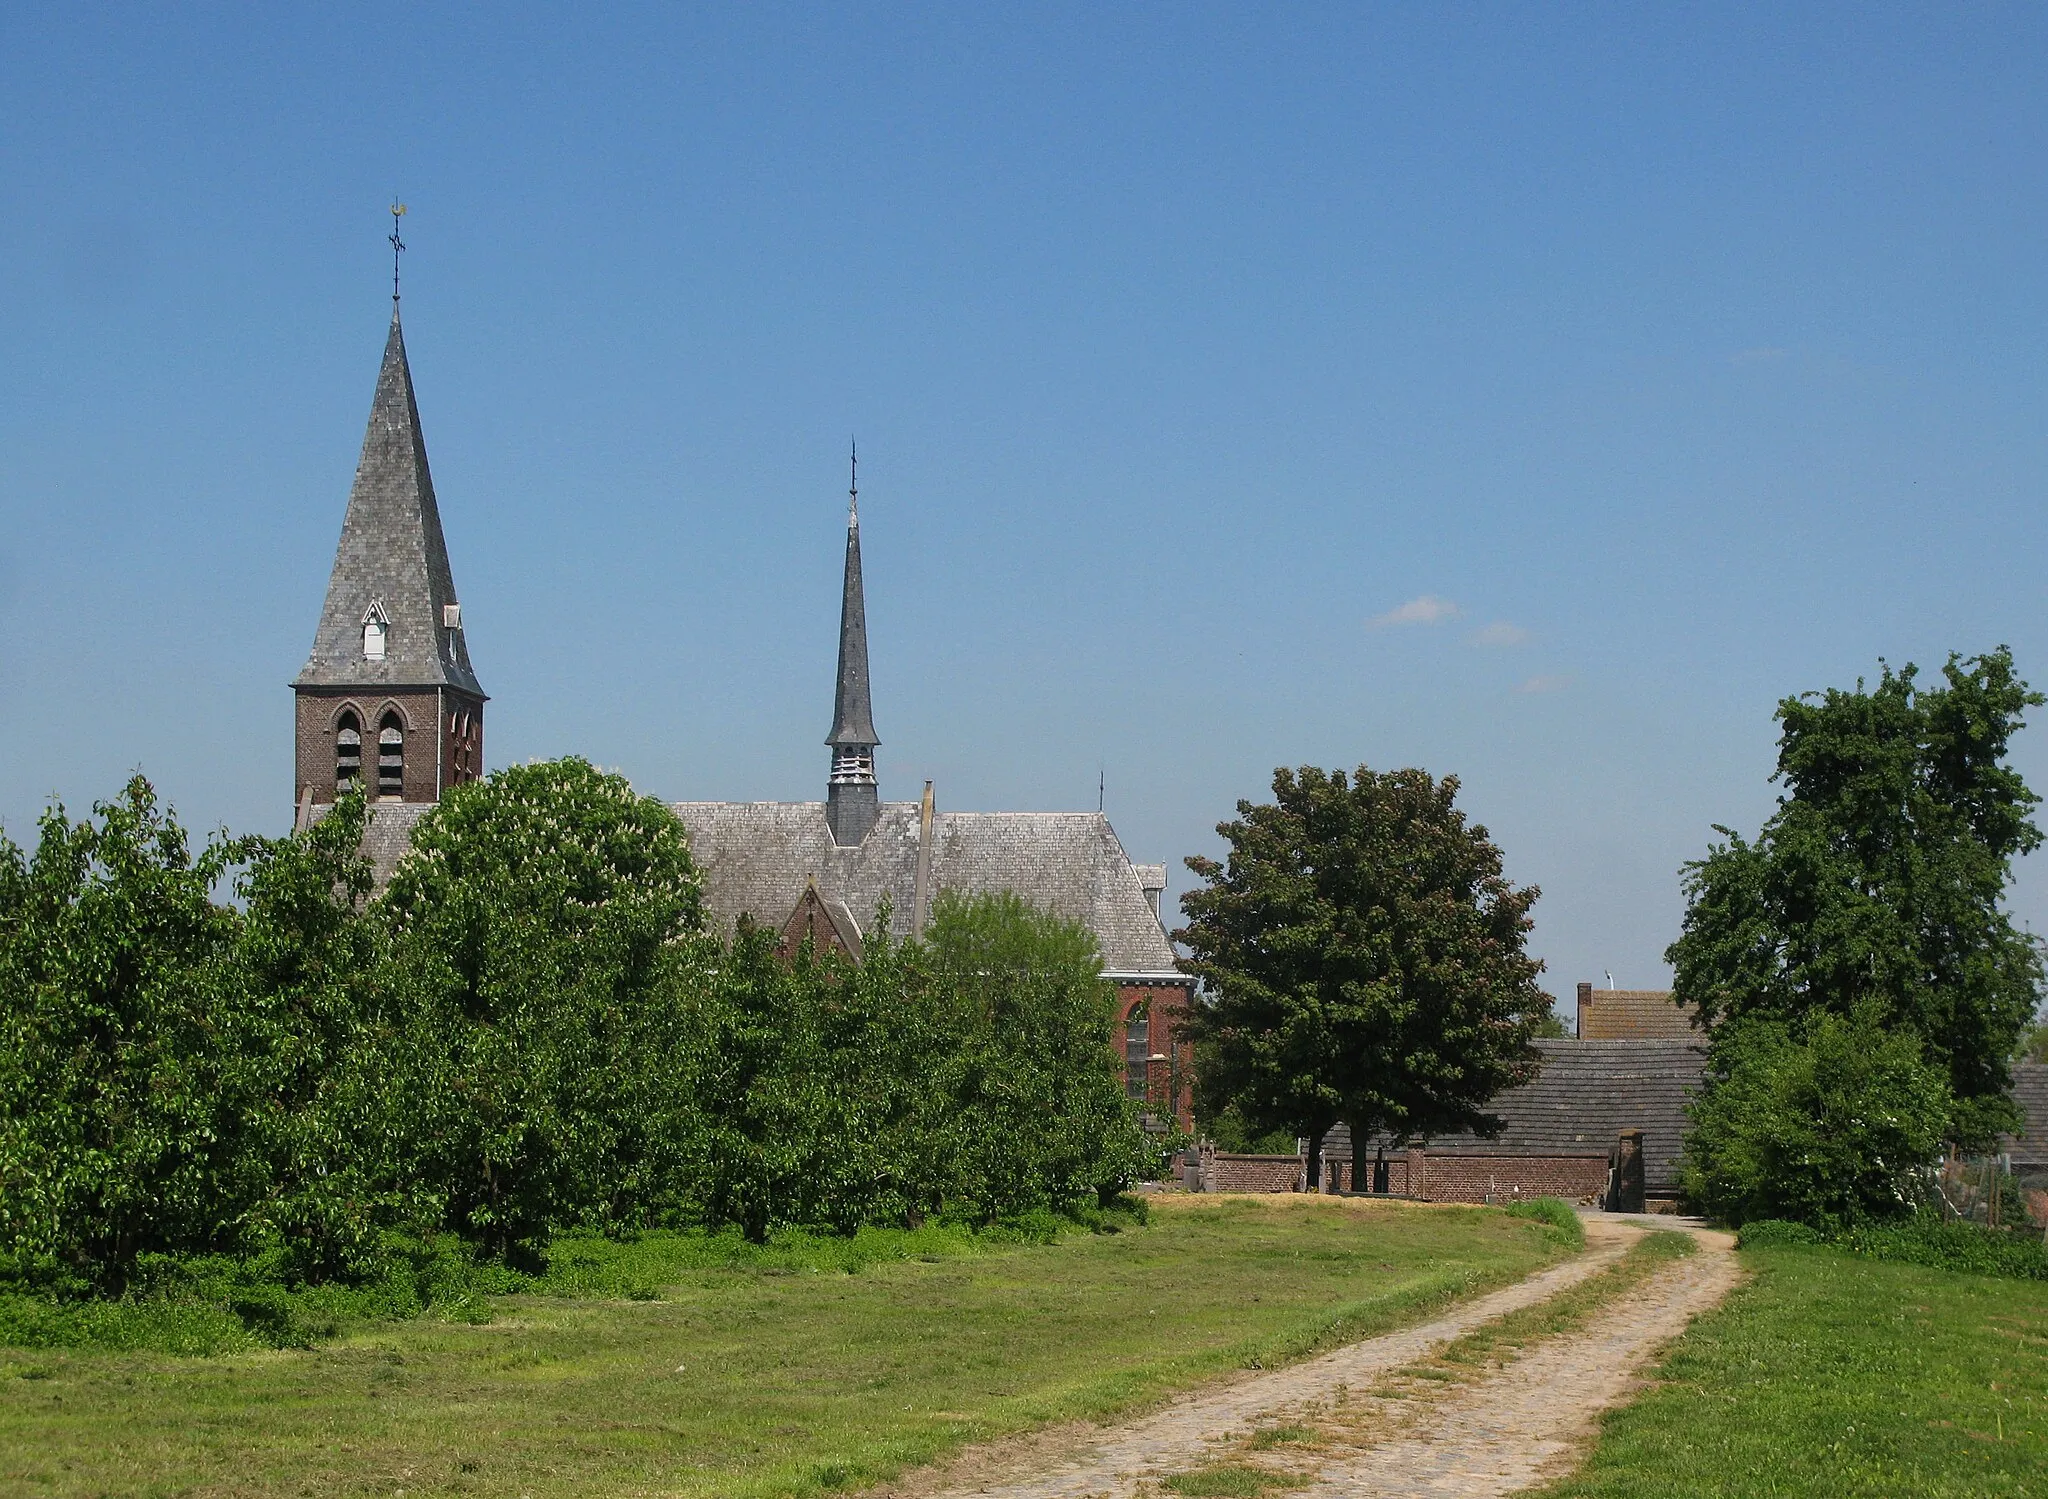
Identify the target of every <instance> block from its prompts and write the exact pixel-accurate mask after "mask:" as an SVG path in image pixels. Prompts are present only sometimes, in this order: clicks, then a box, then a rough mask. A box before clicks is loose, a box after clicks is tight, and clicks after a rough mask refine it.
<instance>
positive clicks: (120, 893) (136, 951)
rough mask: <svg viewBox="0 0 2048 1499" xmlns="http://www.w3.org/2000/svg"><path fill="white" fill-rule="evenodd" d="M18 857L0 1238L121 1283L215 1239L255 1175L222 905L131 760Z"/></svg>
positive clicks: (2, 1018) (9, 847) (2, 845)
mask: <svg viewBox="0 0 2048 1499" xmlns="http://www.w3.org/2000/svg"><path fill="white" fill-rule="evenodd" d="M40 831H41V836H40V838H39V840H38V842H37V845H36V852H35V856H34V858H33V859H26V858H24V856H23V854H22V851H21V850H20V849H19V848H18V847H17V846H16V845H15V844H13V843H12V842H11V841H8V840H5V839H0V1253H4V1254H5V1256H6V1257H7V1258H8V1259H9V1260H11V1261H12V1262H13V1263H14V1266H15V1268H16V1269H17V1271H34V1270H36V1269H37V1268H39V1267H40V1268H43V1269H45V1270H47V1271H54V1272H58V1273H64V1274H69V1275H74V1276H81V1277H83V1278H85V1279H87V1280H89V1281H91V1282H93V1283H95V1284H97V1285H100V1286H102V1287H104V1288H109V1289H118V1288H119V1286H120V1285H121V1284H122V1283H123V1281H124V1280H125V1279H126V1277H127V1276H128V1274H129V1273H130V1272H131V1271H132V1269H133V1267H134V1265H135V1261H136V1258H137V1256H139V1255H141V1254H144V1253H149V1252H161V1251H165V1250H177V1249H193V1248H201V1249H211V1248H218V1247H226V1246H227V1245H229V1244H230V1243H231V1242H232V1241H233V1239H234V1237H235V1234H236V1223H235V1220H236V1218H237V1217H238V1216H239V1212H240V1210H241V1209H242V1208H243V1207H245V1206H246V1205H247V1204H248V1202H249V1201H250V1199H251V1198H252V1197H254V1196H258V1195H260V1192H261V1186H262V1184H261V1183H260V1182H255V1183H252V1182H249V1181H247V1180H245V1179H243V1178H244V1176H245V1167H246V1161H245V1159H244V1156H243V1152H242V1149H241V1146H242V1141H243V1129H242V1121H241V1119H240V1117H239V1114H238V1111H237V1110H236V1108H235V1103H236V1100H235V1099H234V1098H233V1097H232V1096H231V1091H230V1088H229V1086H228V1082H229V1079H228V1077H227V1075H226V1074H227V1073H228V1071H229V1070H230V1069H231V1068H232V1066H233V1063H234V1057H233V1052H232V1047H231V1046H224V1045H222V1044H221V1041H222V1037H221V1035H220V1032H219V1029H218V1026H217V1021H218V1014H217V1011H218V1006H219V1001H220V1000H221V998H222V996H223V993H224V991H225V990H226V988H227V985H226V984H225V982H224V980H225V978H226V974H227V971H228V969H229V967H230V966H231V958H232V952H233V947H234V943H235V938H236V933H237V926H238V919H237V916H236V913H235V912H234V911H233V910H231V909H229V908H226V907H223V906H220V905H217V904H215V903H214V901H213V899H212V896H211V892H212V889H213V887H214V884H215V883H216V882H217V881H218V880H219V879H220V878H221V877H222V876H223V875H224V874H225V873H226V872H227V871H228V869H229V868H230V867H231V866H232V865H233V863H234V861H235V858H236V856H237V854H238V853H239V852H240V849H239V847H238V846H237V845H235V844H232V843H229V842H225V841H221V840H215V841H213V842H210V843H209V844H208V845H207V847H206V848H205V849H204V850H202V851H201V853H200V854H199V855H198V856H197V857H194V855H193V854H192V852H191V849H190V845H189V843H188V840H187V838H186V836H185V832H184V830H183V829H182V828H181V827H179V826H178V823H177V821H176V819H175V818H174V817H173V816H172V815H171V814H170V813H169V812H168V811H166V810H165V809H164V808H162V807H161V806H159V805H158V802H157V798H156V793H155V791H154V789H152V787H151V786H150V784H149V782H148V781H146V780H144V779H143V778H142V777H141V776H139V775H138V776H136V777H134V778H133V779H132V780H130V781H129V782H128V785H127V786H126V788H124V790H123V791H122V794H121V796H120V797H119V798H118V799H116V800H114V801H111V802H103V803H100V804H98V805H96V806H95V807H94V808H93V818H92V819H90V820H86V821H81V822H75V823H74V822H72V821H71V820H70V819H69V818H68V817H67V816H66V815H65V812H64V809H63V808H62V807H61V806H58V807H52V808H51V809H50V810H49V811H48V812H46V813H45V814H44V816H43V818H42V824H41V830H40Z"/></svg>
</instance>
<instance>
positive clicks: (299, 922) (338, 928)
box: [216, 789, 425, 1279]
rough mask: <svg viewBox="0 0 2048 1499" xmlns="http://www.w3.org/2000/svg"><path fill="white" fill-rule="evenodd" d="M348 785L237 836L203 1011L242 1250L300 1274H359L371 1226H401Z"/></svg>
mask: <svg viewBox="0 0 2048 1499" xmlns="http://www.w3.org/2000/svg"><path fill="white" fill-rule="evenodd" d="M367 814H368V809H367V806H366V804H365V801H364V796H363V793H362V791H361V790H360V789H357V790H354V791H351V792H349V793H347V794H345V795H343V796H342V797H341V799H340V800H339V802H338V803H337V804H336V805H335V806H334V808H333V809H332V810H331V811H330V812H329V813H328V815H327V816H326V817H324V818H322V819H321V820H320V821H318V822H316V823H314V824H313V825H312V826H311V827H309V828H306V829H304V830H303V831H301V832H299V833H296V834H294V835H293V836H291V837H289V838H251V839H244V840H242V851H243V852H244V853H245V855H246V856H247V860H248V862H247V864H246V865H245V866H244V867H243V868H242V869H241V871H240V872H239V874H238V875H237V877H236V881H235V888H236V893H237V895H238V896H239V897H240V899H241V901H242V903H243V911H244V914H243V917H242V919H241V921H240V922H239V923H238V931H237V935H236V940H235V945H234V949H233V954H232V959H233V961H232V965H231V968H230V971H229V975H228V982H227V983H226V984H225V986H224V989H223V1002H222V1003H221V1005H220V1006H219V1008H218V1009H217V1011H216V1018H217V1021H218V1034H219V1035H220V1037H221V1039H222V1042H223V1045H224V1049H225V1050H226V1052H227V1054H228V1056H229V1058H230V1061H229V1064H228V1069H227V1071H228V1076H227V1077H226V1078H225V1079H224V1081H225V1083H226V1085H227V1088H228V1091H229V1093H230V1094H231V1096H232V1097H233V1098H234V1099H235V1100H236V1105H235V1106H236V1109H237V1111H238V1113H239V1115H240V1118H241V1122H242V1128H243V1133H244V1136H245V1145H246V1149H247V1152H248V1157H249V1159H248V1162H247V1166H248V1169H249V1172H250V1174H251V1183H252V1186H254V1185H255V1184H256V1183H259V1182H260V1189H259V1190H257V1191H256V1192H255V1193H254V1195H253V1196H252V1200H251V1203H250V1205H249V1207H248V1209H247V1213H246V1220H245V1221H246V1227H247V1230H248V1232H247V1233H246V1234H245V1235H244V1237H243V1241H242V1245H243V1247H245V1248H270V1249H273V1250H276V1251H279V1252H281V1253H282V1255H283V1257H284V1259H285V1262H286V1263H287V1264H288V1265H289V1266H290V1267H291V1268H292V1269H293V1270H294V1271H295V1272H296V1273H297V1274H299V1275H301V1276H304V1277H307V1278H313V1279H320V1278H327V1277H332V1276H344V1277H346V1276H352V1275H359V1274H363V1273H366V1272H368V1271H369V1270H371V1269H372V1268H373V1266H374V1263H375V1261H376V1260H377V1258H378V1233H379V1231H380V1230H381V1229H382V1228H385V1227H387V1226H391V1225H393V1224H396V1223H404V1222H415V1221H417V1220H418V1219H419V1218H420V1217H421V1214H422V1211H423V1208H424V1207H425V1204H422V1203H421V1202H419V1201H418V1200H416V1198H415V1197H414V1195H413V1194H412V1193H411V1192H410V1191H409V1190H408V1187H409V1185H410V1183H409V1182H408V1181H407V1180H406V1179H405V1178H404V1177H403V1176H402V1175H399V1174H395V1173H393V1172H391V1171H389V1170H388V1169H380V1167H383V1166H386V1165H388V1163H389V1161H390V1159H391V1149H390V1127H391V1121H392V1117H393V1107H394V1100H393V1098H392V1096H391V1094H390V1091H389V1090H390V1086H391V1079H390V1075H389V1070H388V1068H387V1066H386V1060H387V1058H386V1047H387V1044H388V1041H389V1038H390V1034H391V1024H392V1014H391V1010H390V1006H389V1000H388V995H387V994H386V992H385V989H384V984H383V980H384V978H385V977H386V975H385V971H384V964H383V956H384V955H383V951H382V947H381V944H380V942H379V937H380V931H379V928H378V926H377V924H376V923H375V922H373V921H370V920H367V919H365V917H364V915H363V910H362V907H363V904H364V902H365V901H366V900H367V898H368V897H369V894H370V890H371V885H372V878H371V872H370V865H369V861H368V860H367V859H365V858H364V857H363V854H362V839H363V830H364V826H365V823H366V821H367Z"/></svg>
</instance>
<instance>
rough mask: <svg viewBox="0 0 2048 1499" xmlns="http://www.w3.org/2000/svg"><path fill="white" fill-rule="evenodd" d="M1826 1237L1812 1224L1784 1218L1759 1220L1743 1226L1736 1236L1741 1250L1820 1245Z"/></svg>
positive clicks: (1737, 1244)
mask: <svg viewBox="0 0 2048 1499" xmlns="http://www.w3.org/2000/svg"><path fill="white" fill-rule="evenodd" d="M1823 1242H1825V1236H1824V1235H1822V1233H1821V1231H1820V1230H1819V1229H1817V1228H1815V1227H1814V1226H1813V1225H1812V1224H1810V1223H1789V1222H1787V1221H1786V1220H1785V1219H1783V1218H1758V1219H1756V1220H1754V1221H1753V1222H1750V1223H1745V1224H1743V1225H1742V1232H1740V1233H1739V1234H1737V1235H1736V1236H1735V1243H1736V1247H1737V1248H1740V1249H1780V1248H1783V1247H1784V1246H1785V1245H1787V1244H1820V1243H1823Z"/></svg>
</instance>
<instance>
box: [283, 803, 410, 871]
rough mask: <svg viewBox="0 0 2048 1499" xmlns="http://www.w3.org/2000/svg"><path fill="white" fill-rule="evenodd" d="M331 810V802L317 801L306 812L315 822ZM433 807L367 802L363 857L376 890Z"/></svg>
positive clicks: (407, 847) (394, 868)
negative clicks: (373, 877)
mask: <svg viewBox="0 0 2048 1499" xmlns="http://www.w3.org/2000/svg"><path fill="white" fill-rule="evenodd" d="M333 810H334V804H333V803H331V802H316V803H314V804H313V805H312V806H310V807H308V808H307V815H308V817H309V819H310V820H311V821H312V822H318V821H319V820H320V819H321V818H323V817H325V816H326V815H327V814H328V813H329V812H332V811H333ZM433 810H434V803H432V802H372V803H371V804H370V825H369V826H368V827H366V828H364V829H363V843H362V849H363V857H365V858H366V859H368V860H369V861H370V872H371V874H373V875H374V876H375V877H376V880H377V888H378V889H379V890H382V889H383V888H384V887H385V886H386V885H387V884H389V883H390V882H391V876H392V874H393V873H394V872H395V871H396V870H397V868H398V861H399V860H400V859H403V858H404V857H405V852H406V850H407V849H409V848H411V847H412V830H413V829H414V828H416V827H418V826H419V825H420V819H421V818H422V817H425V816H426V815H427V814H428V813H429V812H431V811H433Z"/></svg>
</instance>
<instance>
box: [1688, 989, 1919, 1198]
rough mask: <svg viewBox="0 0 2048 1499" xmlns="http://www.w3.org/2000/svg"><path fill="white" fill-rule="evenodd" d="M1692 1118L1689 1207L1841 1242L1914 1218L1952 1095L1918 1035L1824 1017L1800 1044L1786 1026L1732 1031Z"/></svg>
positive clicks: (1715, 1056)
mask: <svg viewBox="0 0 2048 1499" xmlns="http://www.w3.org/2000/svg"><path fill="white" fill-rule="evenodd" d="M1689 1112H1690V1114H1691V1118H1692V1129H1691V1131H1690V1132H1689V1133H1688V1134H1687V1136H1686V1142H1685V1158H1684V1162H1683V1164H1682V1167H1681V1180H1682V1183H1683V1186H1684V1189H1685V1192H1686V1195H1687V1196H1688V1197H1690V1198H1691V1199H1692V1200H1693V1201H1694V1202H1696V1203H1698V1204H1700V1206H1701V1207H1703V1208H1704V1209H1705V1210H1706V1211H1707V1212H1709V1213H1711V1214H1713V1215H1715V1216H1717V1217H1720V1218H1722V1219H1725V1220H1726V1221H1728V1222H1730V1223H1735V1224H1742V1223H1746V1222H1748V1221H1749V1220H1751V1219H1753V1218H1785V1219H1790V1220H1792V1221H1795V1222H1799V1223H1809V1224H1812V1225H1813V1226H1814V1227H1816V1228H1819V1229H1822V1230H1824V1231H1830V1232H1832V1231H1835V1230H1839V1229H1843V1228H1847V1227H1850V1226H1852V1225H1854V1224H1858V1223H1864V1222H1869V1221H1873V1220H1882V1219H1886V1218H1898V1217H1902V1216H1905V1215H1906V1214H1909V1213H1911V1212H1912V1211H1913V1208H1914V1205H1915V1202H1916V1199H1917V1182H1918V1176H1919V1173H1920V1171H1921V1170H1922V1168H1924V1167H1925V1166H1927V1165H1928V1164H1930V1163H1931V1162H1933V1161H1934V1159H1935V1158H1936V1156H1937V1155H1938V1154H1939V1152H1940V1149H1941V1143H1942V1132H1943V1129H1944V1127H1945V1126H1946V1124H1947V1123H1948V1118H1949V1091H1948V1084H1947V1082H1946V1080H1945V1079H1944V1077H1943V1074H1942V1072H1941V1070H1940V1069H1937V1068H1935V1067H1932V1066H1929V1065H1928V1064H1926V1063H1925V1062H1923V1061H1922V1060H1921V1056H1920V1046H1919V1043H1918V1041H1917V1040H1916V1039H1915V1038H1914V1037H1913V1036H1912V1035H1911V1034H1910V1033H1908V1032H1898V1031H1890V1030H1887V1029H1885V1028H1884V1027H1883V1026H1881V1025H1879V1024H1877V1023H1876V1021H1875V1020H1874V1019H1873V1018H1872V1017H1871V1015H1870V1014H1869V1013H1867V1012H1859V1013H1858V1014H1857V1015H1855V1016H1853V1017H1847V1018H1845V1017H1842V1016H1839V1015H1833V1014H1829V1013H1825V1012H1822V1013H1820V1014H1817V1015H1815V1016H1813V1017H1811V1019H1810V1020H1809V1021H1808V1022H1807V1024H1806V1026H1805V1028H1804V1031H1803V1034H1798V1035H1795V1034H1794V1032H1793V1031H1792V1029H1791V1027H1789V1026H1787V1025H1785V1024H1783V1023H1780V1022H1777V1021H1770V1020H1748V1021H1741V1020H1736V1021H1729V1022H1727V1023H1725V1024H1724V1025H1723V1026H1722V1027H1721V1028H1720V1029H1719V1030H1718V1031H1717V1032H1716V1033H1715V1036H1714V1040H1713V1050H1712V1058H1711V1066H1710V1069H1709V1075H1708V1078H1707V1084H1706V1087H1705V1088H1704V1089H1703V1090H1702V1092H1701V1094H1700V1095H1699V1097H1697V1098H1696V1099H1695V1100H1694V1101H1693V1103H1692V1106H1691V1108H1690V1110H1689Z"/></svg>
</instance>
